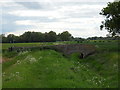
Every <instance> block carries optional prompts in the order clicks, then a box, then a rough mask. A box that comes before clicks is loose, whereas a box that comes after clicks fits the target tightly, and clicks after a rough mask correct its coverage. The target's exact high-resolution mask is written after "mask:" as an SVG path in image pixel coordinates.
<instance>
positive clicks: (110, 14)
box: [100, 1, 120, 36]
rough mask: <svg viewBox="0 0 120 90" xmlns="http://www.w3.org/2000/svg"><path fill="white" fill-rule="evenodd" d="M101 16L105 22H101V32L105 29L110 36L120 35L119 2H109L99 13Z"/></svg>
mask: <svg viewBox="0 0 120 90" xmlns="http://www.w3.org/2000/svg"><path fill="white" fill-rule="evenodd" d="M100 14H101V15H103V16H105V17H106V18H105V21H102V25H101V26H100V28H101V30H102V29H103V28H105V29H107V30H108V32H109V33H110V34H111V35H112V36H115V35H119V34H120V1H119V2H112V3H111V2H109V3H108V4H107V7H105V8H103V9H102V10H101V12H100Z"/></svg>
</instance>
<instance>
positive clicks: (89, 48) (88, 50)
mask: <svg viewBox="0 0 120 90" xmlns="http://www.w3.org/2000/svg"><path fill="white" fill-rule="evenodd" d="M43 49H53V50H56V51H59V52H62V53H63V54H64V55H70V54H72V53H76V52H77V53H80V57H81V58H84V57H86V56H88V55H90V54H92V53H94V52H95V46H94V45H88V44H66V45H43V46H39V47H10V48H9V51H17V52H20V51H25V50H43Z"/></svg>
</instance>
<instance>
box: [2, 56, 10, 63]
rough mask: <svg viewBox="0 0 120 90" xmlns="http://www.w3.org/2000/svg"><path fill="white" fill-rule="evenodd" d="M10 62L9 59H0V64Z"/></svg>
mask: <svg viewBox="0 0 120 90" xmlns="http://www.w3.org/2000/svg"><path fill="white" fill-rule="evenodd" d="M10 60H11V59H10V58H6V57H1V58H0V63H4V62H7V61H10Z"/></svg>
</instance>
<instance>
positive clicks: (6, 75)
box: [2, 42, 120, 88]
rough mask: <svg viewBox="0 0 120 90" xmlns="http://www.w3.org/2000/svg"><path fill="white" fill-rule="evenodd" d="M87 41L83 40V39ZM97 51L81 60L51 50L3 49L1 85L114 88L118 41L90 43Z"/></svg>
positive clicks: (18, 86) (116, 84) (76, 55)
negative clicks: (22, 50)
mask: <svg viewBox="0 0 120 90" xmlns="http://www.w3.org/2000/svg"><path fill="white" fill-rule="evenodd" d="M84 43H86V42H84ZM90 44H94V45H96V48H97V52H96V53H95V54H93V55H91V56H89V57H86V58H84V59H79V54H78V53H74V54H72V55H71V56H69V57H64V56H63V55H62V53H59V52H56V51H54V50H42V51H24V52H20V53H15V52H12V53H8V52H4V54H3V56H5V57H8V58H11V60H10V61H8V62H5V63H3V74H2V76H3V88H116V87H118V56H119V54H120V53H119V52H118V51H119V50H118V44H117V42H114V43H113V42H106V43H104V42H101V43H99V42H97V43H96V42H95V43H94V42H90Z"/></svg>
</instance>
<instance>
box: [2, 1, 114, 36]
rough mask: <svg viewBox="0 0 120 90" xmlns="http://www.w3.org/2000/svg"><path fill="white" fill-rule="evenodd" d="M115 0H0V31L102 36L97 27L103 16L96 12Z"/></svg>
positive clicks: (104, 33) (103, 31) (19, 33)
mask: <svg viewBox="0 0 120 90" xmlns="http://www.w3.org/2000/svg"><path fill="white" fill-rule="evenodd" d="M113 1H114V0H39V1H38V0H0V25H1V27H0V31H1V32H0V33H2V34H5V35H8V34H15V35H21V34H23V33H24V32H26V31H35V32H43V33H44V32H49V31H51V30H52V31H55V32H56V33H57V34H58V33H61V32H63V31H68V32H70V33H71V34H72V35H73V36H74V37H83V38H87V37H94V36H98V37H100V36H102V37H105V36H106V34H108V32H107V30H102V31H101V30H100V25H101V21H104V19H105V17H104V16H101V15H100V14H99V13H100V11H101V10H102V9H103V7H106V6H107V3H108V2H113Z"/></svg>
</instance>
